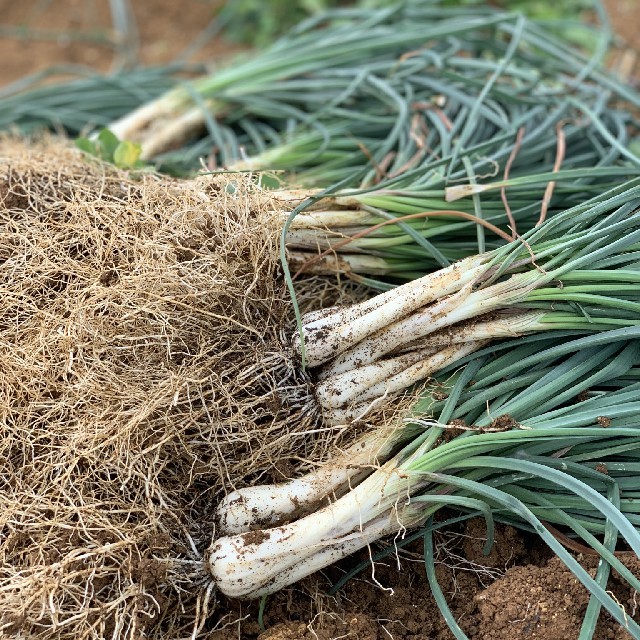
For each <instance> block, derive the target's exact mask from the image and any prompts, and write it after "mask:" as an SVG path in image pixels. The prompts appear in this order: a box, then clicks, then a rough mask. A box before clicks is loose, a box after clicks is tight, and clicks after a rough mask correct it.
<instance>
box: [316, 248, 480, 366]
mask: <svg viewBox="0 0 640 640" xmlns="http://www.w3.org/2000/svg"><path fill="white" fill-rule="evenodd" d="M485 262H486V257H483V256H472V257H471V258H466V259H464V260H461V261H460V262H457V263H456V264H453V265H451V266H449V267H446V268H445V269H441V270H440V271H437V272H435V273H431V274H429V275H427V276H424V277H423V278H419V279H418V280H413V281H412V282H408V283H407V284H404V285H402V286H400V287H397V288H396V289H392V290H391V291H387V292H385V293H383V294H380V295H379V296H375V297H374V298H372V299H371V300H369V301H367V302H364V303H360V304H359V305H354V306H353V307H350V308H349V309H348V310H346V311H344V312H338V313H337V314H335V315H334V316H331V317H329V318H326V319H324V320H319V321H317V322H314V323H312V324H310V325H306V326H305V327H303V331H304V339H305V348H306V358H307V364H308V365H309V366H318V365H320V364H322V363H323V362H326V361H327V360H330V359H333V358H335V357H336V355H338V354H340V353H342V352H343V351H346V350H347V349H349V348H351V347H352V346H353V345H355V344H357V343H358V342H360V341H361V340H363V339H364V338H366V337H367V336H370V335H371V334H373V333H375V332H376V331H378V330H379V329H382V328H384V327H386V326H388V325H391V324H393V323H395V322H397V321H399V320H401V319H402V318H403V317H405V316H406V315H408V314H410V313H412V312H413V311H415V310H416V309H419V308H420V307H423V306H425V305H426V304H429V303H431V302H433V301H434V300H437V299H438V298H440V297H442V296H446V295H449V294H451V293H454V292H456V291H459V290H460V289H461V288H462V287H464V286H465V285H466V284H468V283H470V282H473V281H474V280H475V279H476V278H477V277H478V276H479V275H481V274H482V273H483V272H484V271H485V268H486V267H485ZM370 361H371V360H369V362H370Z"/></svg>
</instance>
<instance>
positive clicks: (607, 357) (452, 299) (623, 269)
mask: <svg viewBox="0 0 640 640" xmlns="http://www.w3.org/2000/svg"><path fill="white" fill-rule="evenodd" d="M639 211H640V180H638V179H636V180H633V181H630V182H628V183H625V184H623V185H621V186H620V187H618V188H615V189H612V190H610V191H609V192H607V193H605V194H603V195H601V196H599V197H596V198H592V199H591V200H589V201H587V202H585V203H583V204H581V205H577V206H575V207H572V208H571V209H568V210H567V211H565V212H562V213H559V214H557V215H556V216H554V217H553V218H551V219H549V220H547V221H546V222H544V223H543V224H542V225H540V226H539V227H537V228H535V229H533V230H531V231H529V232H528V233H527V234H525V235H524V236H523V237H521V238H519V239H518V240H516V241H514V242H512V243H510V244H509V245H507V246H506V247H504V248H502V249H498V250H496V251H494V252H491V253H489V254H485V255H482V256H476V257H474V258H467V259H465V260H464V261H462V262H461V263H458V264H454V265H452V266H451V267H448V268H446V269H444V270H442V271H441V272H436V273H434V274H431V275H429V276H426V277H425V278H424V279H423V281H415V282H411V283H407V284H406V285H402V286H401V287H398V288H396V289H394V290H392V291H388V292H385V293H383V294H380V295H379V296H377V297H376V298H373V299H372V300H369V301H367V302H364V303H361V304H360V305H356V306H355V307H351V308H346V309H337V310H332V311H330V312H325V313H314V314H313V316H311V317H309V318H308V322H306V323H305V324H304V326H303V334H302V335H303V336H304V341H303V342H301V343H300V351H301V356H302V357H304V358H306V362H307V364H308V365H310V366H312V367H317V366H318V365H323V369H322V370H321V371H320V373H319V374H318V379H319V383H318V385H317V390H316V393H317V395H318V401H319V402H320V403H321V404H323V403H324V409H325V416H326V417H327V418H328V420H329V421H331V420H332V416H331V411H333V410H336V414H335V416H337V418H336V420H334V421H337V420H338V419H341V420H345V419H349V418H353V417H354V416H356V415H357V414H358V413H359V412H362V411H363V409H364V410H366V408H365V407H364V405H366V404H367V403H371V402H375V400H376V398H377V397H378V396H383V397H384V396H385V395H388V393H389V392H393V391H396V389H395V388H394V387H393V385H394V376H395V377H397V379H398V380H400V381H401V383H402V384H399V385H398V388H400V387H401V386H403V385H405V386H406V385H410V384H413V383H415V382H416V381H418V380H419V379H421V377H422V376H418V377H415V378H414V377H412V375H411V374H412V373H413V369H416V365H419V366H418V367H417V368H418V369H420V368H422V369H421V371H422V372H423V373H425V372H426V373H425V375H426V374H431V375H432V374H436V372H437V370H439V369H440V370H441V372H440V373H438V374H437V378H438V381H439V384H440V386H439V391H440V393H441V390H442V388H443V386H445V387H448V388H449V393H448V398H447V399H446V400H445V401H442V400H439V399H436V398H438V397H440V396H438V395H436V394H430V393H425V395H424V396H423V398H422V399H421V400H420V401H419V402H418V403H417V405H416V406H415V407H414V409H413V410H412V412H411V415H410V417H408V418H407V424H406V425H405V426H404V427H399V428H397V429H395V430H392V431H389V429H388V427H384V428H381V430H380V431H379V432H375V431H374V432H373V433H369V434H366V435H365V436H363V438H362V439H361V440H360V441H358V442H357V443H356V444H355V445H354V446H353V447H352V449H350V450H348V451H347V452H346V453H345V455H343V456H341V457H340V458H338V459H337V460H335V461H333V464H330V465H329V466H327V467H326V468H321V469H320V470H319V471H318V472H317V473H315V474H309V475H307V476H305V477H303V478H301V479H299V480H292V481H290V482H288V483H286V484H284V485H276V486H267V487H259V488H247V489H241V490H239V491H236V492H234V493H233V494H231V495H230V496H229V497H228V498H227V500H225V501H224V502H223V503H222V504H221V505H220V507H219V509H218V518H219V526H220V530H221V532H222V533H223V534H226V535H224V537H222V538H220V539H218V540H217V541H215V542H214V544H213V545H212V547H211V549H210V552H209V565H210V570H211V573H212V576H213V578H214V581H215V583H216V584H217V586H218V588H219V589H220V590H221V591H223V592H224V593H226V594H227V595H231V596H234V597H258V596H262V595H264V594H268V593H272V592H273V591H275V590H277V589H280V588H282V587H283V586H286V585H287V584H291V583H292V582H294V581H296V580H298V579H300V578H301V577H303V576H305V575H308V574H309V573H311V572H313V571H315V570H317V569H320V568H321V567H323V566H326V565H327V564H330V563H331V562H334V561H335V560H337V559H339V558H341V557H343V556H345V555H347V554H349V553H352V552H353V551H355V550H357V549H359V548H361V547H362V546H365V545H367V544H370V543H371V542H373V541H374V540H376V539H378V538H380V537H382V536H385V535H388V534H391V533H396V534H397V535H400V536H402V535H403V532H404V531H406V530H407V529H409V528H413V527H418V526H422V525H424V524H425V523H426V522H427V521H428V520H429V518H430V517H431V516H432V515H433V514H434V513H435V512H436V511H437V510H438V509H439V508H440V507H441V506H443V505H445V504H446V505H449V506H455V507H459V508H461V509H463V510H468V511H472V512H479V513H481V514H483V515H484V516H485V518H486V519H487V524H488V528H489V536H488V537H489V539H490V540H491V537H492V534H491V528H492V522H493V518H494V517H500V518H501V519H506V520H507V521H509V522H511V523H512V524H516V525H518V526H527V527H532V528H533V529H534V530H535V531H537V532H538V533H539V534H540V535H541V536H542V537H543V538H544V539H545V541H546V542H547V543H548V544H549V545H550V546H551V547H552V548H553V550H554V551H555V552H556V553H557V554H558V555H559V556H560V557H561V558H562V559H563V561H565V563H566V564H567V565H568V566H569V568H570V569H571V570H572V571H573V572H574V573H575V575H576V577H577V578H578V579H579V580H580V581H581V582H582V583H583V584H585V586H586V587H587V588H588V589H589V591H590V592H591V593H592V595H593V603H594V604H592V605H590V606H591V609H592V610H593V611H596V610H598V609H599V607H600V606H601V605H603V606H605V608H606V609H607V610H608V611H609V612H610V613H611V614H612V615H614V617H615V618H616V620H618V621H619V622H620V623H621V624H625V625H627V628H628V629H630V630H631V631H632V633H635V632H636V631H638V632H640V627H638V625H636V624H635V623H634V622H633V621H632V620H628V619H627V617H625V616H624V614H623V613H621V611H620V609H619V608H618V607H617V604H616V603H615V602H614V601H613V599H612V598H611V597H610V596H609V594H608V593H607V592H606V577H607V576H606V575H605V574H606V571H604V570H603V571H601V572H599V574H598V576H596V579H595V580H594V579H593V578H592V577H591V576H589V574H588V573H586V571H584V570H583V569H582V568H581V567H580V565H579V564H578V563H577V562H576V561H575V560H574V559H573V558H572V557H571V556H570V555H569V554H568V553H567V552H566V551H565V550H564V548H563V547H562V545H561V544H560V543H559V542H558V540H557V539H556V538H555V537H554V534H553V531H555V530H553V529H548V528H546V525H544V524H543V523H542V522H541V518H542V519H543V520H544V522H546V523H552V524H557V525H562V526H563V527H564V528H565V529H566V530H567V531H569V532H570V533H571V535H575V536H576V537H577V538H579V539H581V540H582V541H583V543H584V544H587V545H588V546H589V547H591V548H593V549H594V550H595V551H597V552H598V553H599V554H600V555H601V557H602V558H603V559H604V560H603V562H605V563H608V565H609V566H611V567H615V568H616V570H617V571H619V572H620V571H622V573H621V575H623V576H624V578H625V579H626V580H628V581H629V582H630V583H631V584H632V585H634V586H635V585H636V584H637V585H638V586H640V582H639V581H638V579H637V578H635V577H634V576H633V575H632V574H631V573H630V572H629V571H628V570H626V569H625V568H624V566H623V565H622V563H621V562H620V561H619V560H618V559H617V558H616V557H615V556H614V555H613V553H612V550H613V547H612V545H614V544H615V539H616V538H617V537H618V534H619V535H620V536H622V537H623V538H624V539H625V540H626V542H627V543H628V544H629V545H630V546H631V548H632V549H633V550H634V551H635V552H636V553H639V552H640V532H639V531H638V530H637V528H636V527H637V525H640V521H638V520H637V516H636V515H635V509H636V508H637V505H636V503H635V498H633V497H632V500H631V502H629V503H627V502H626V501H625V502H624V503H623V502H622V501H620V499H619V486H618V484H617V482H618V480H617V479H615V478H612V476H610V475H603V474H602V473H601V472H599V471H596V470H595V468H594V465H596V468H599V469H601V468H604V469H609V468H610V467H611V468H615V469H617V470H620V471H621V476H620V481H621V482H624V483H626V482H629V481H630V480H629V478H631V477H632V476H633V472H635V469H636V467H635V466H633V465H635V464H636V463H635V462H633V464H632V466H631V467H628V466H627V464H626V463H627V460H626V458H625V456H626V455H627V452H632V453H631V455H632V456H633V455H635V454H634V453H633V452H634V451H635V447H636V446H637V443H640V422H639V420H640V413H639V411H640V405H639V404H638V402H637V389H638V387H637V385H638V382H637V378H636V377H635V373H633V372H634V365H635V364H636V363H637V362H638V358H639V357H640V294H639V293H638V287H637V284H638V282H639V281H640V270H639V269H638V264H640V260H639V257H640V251H638V249H640V213H639ZM505 309H506V310H508V311H506V312H505V311H504V310H505ZM512 310H513V312H512ZM496 312H498V313H497V315H495V313H496ZM488 314H494V315H488ZM473 318H478V321H477V322H472V323H469V322H468V321H469V320H470V319H473ZM510 323H512V326H510ZM612 327H620V328H614V329H611V328H612ZM540 330H544V331H545V332H546V334H547V336H548V337H543V336H535V335H534V336H529V337H525V338H522V339H520V340H516V341H513V340H512V341H510V342H506V343H504V342H503V343H498V344H496V345H490V346H487V345H488V343H489V341H490V340H492V339H493V338H496V337H504V336H505V335H508V334H509V332H512V334H513V335H518V334H521V333H530V332H532V331H540ZM598 332H600V333H598ZM590 334H592V335H590ZM423 336H424V337H425V340H424V341H422V337H423ZM476 350H480V351H479V354H478V355H477V356H472V355H471V352H473V351H476ZM490 354H494V355H495V358H494V359H493V360H490V359H489V358H488V355H490ZM403 358H405V360H403ZM416 360H417V362H415V361H416ZM429 362H434V364H433V366H432V367H430V366H429V364H428V363H429ZM465 362H466V363H468V364H466V365H465V366H464V367H462V365H464V364H465ZM385 367H391V368H393V371H392V373H391V374H389V373H388V372H386V373H384V374H383V375H378V374H379V373H380V371H381V370H383V369H384V368H385ZM403 367H404V368H403ZM452 372H453V373H452ZM373 373H375V374H376V375H375V376H374V377H372V378H370V377H369V376H371V375H372V374H373ZM403 376H404V377H403ZM354 388H357V393H355V394H354V393H352V391H351V390H352V389H354ZM581 392H585V394H586V395H585V394H583V395H580V394H581ZM350 411H351V412H352V413H350ZM453 428H462V431H463V433H462V435H460V436H458V437H456V438H454V439H453V440H451V441H442V440H441V438H442V435H443V433H444V430H445V429H453ZM372 460H373V461H376V462H377V464H378V467H377V469H376V470H375V471H372V466H375V465H372ZM592 463H593V464H592ZM638 468H640V467H638ZM632 470H633V471H632ZM558 495H562V496H567V497H568V500H567V501H565V502H563V501H562V500H561V499H560V498H557V496H558ZM336 497H337V499H336ZM550 506H553V508H554V509H556V507H557V510H553V511H549V509H550ZM314 509H315V511H314ZM548 511H549V512H548ZM304 514H309V515H304ZM505 514H506V515H505ZM286 521H288V522H289V523H288V524H280V526H274V525H277V524H278V523H282V522H286ZM265 525H266V526H267V527H269V526H270V527H271V528H263V529H260V530H255V527H256V526H265ZM605 531H606V532H607V539H606V544H603V543H602V542H600V541H599V540H598V539H597V538H596V537H595V534H600V533H603V532H605ZM432 578H433V576H431V577H430V581H432ZM603 584H604V586H603ZM432 588H433V589H434V591H436V592H437V586H436V585H434V584H432ZM592 617H593V616H591V615H590V617H589V619H590V620H591V618H592ZM596 618H597V616H596ZM592 623H593V624H595V622H593V620H592V621H591V622H589V623H588V624H592ZM458 637H464V636H458ZM587 637H588V636H587Z"/></svg>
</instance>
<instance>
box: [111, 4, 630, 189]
mask: <svg viewBox="0 0 640 640" xmlns="http://www.w3.org/2000/svg"><path fill="white" fill-rule="evenodd" d="M609 35H610V33H609V32H608V31H607V30H606V29H602V30H601V31H599V32H598V31H594V39H604V41H608V38H609ZM568 52H571V55H570V56H569V55H568ZM568 58H570V59H568ZM601 58H602V52H599V53H598V54H597V55H596V56H595V57H592V58H588V57H585V56H584V55H582V54H581V53H580V51H578V50H577V49H576V48H575V47H572V46H571V45H570V44H568V43H567V42H565V41H564V40H563V39H562V38H559V37H557V36H551V35H550V34H549V33H547V32H546V31H544V30H542V29H539V28H537V27H536V25H535V23H533V22H531V21H527V20H525V19H524V18H522V17H521V16H519V15H518V14H514V13H508V12H504V11H499V10H495V9H488V8H486V7H468V8H465V10H464V11H461V10H460V9H451V8H446V7H443V6H441V3H440V2H431V1H426V0H409V1H408V2H403V3H400V4H398V5H395V6H392V7H387V8H384V9H359V10H353V9H346V10H336V11H331V12H328V13H325V14H321V15H319V16H317V17H315V18H314V19H313V20H309V21H305V22H303V23H301V24H300V25H298V26H297V27H296V28H294V29H293V30H292V31H291V32H290V33H289V34H288V35H287V36H285V37H284V38H282V39H281V40H279V41H277V42H276V43H274V44H273V45H272V46H270V47H269V48H267V49H266V50H264V51H261V52H258V53H257V54H251V55H249V56H245V58H244V60H242V59H240V60H238V61H236V63H235V64H233V65H229V66H228V67H226V68H223V69H220V70H218V71H216V73H214V74H212V75H211V76H209V77H203V78H199V79H195V80H193V81H191V82H189V83H184V84H182V85H180V86H177V87H175V88H174V89H172V90H171V91H169V92H168V93H166V94H165V95H164V96H162V97H160V98H158V99H157V100H154V101H152V102H150V103H148V104H144V105H141V106H140V108H139V109H137V110H135V111H133V112H131V113H129V114H127V115H126V116H125V117H123V118H120V119H118V120H117V121H115V122H113V123H112V125H111V127H110V128H111V129H112V131H113V132H114V133H115V134H116V135H117V136H118V137H120V138H123V139H124V138H126V139H132V140H137V141H139V142H141V144H142V153H143V157H144V158H147V159H150V158H157V159H158V160H159V161H160V162H165V163H170V162H172V161H175V160H176V158H177V157H178V155H179V154H175V153H173V154H172V153H168V154H167V153H165V152H166V151H167V150H171V149H182V148H183V147H184V145H185V143H186V142H187V141H188V140H189V139H190V138H192V139H194V140H195V139H197V138H198V135H202V132H204V136H205V138H203V139H202V140H201V142H204V145H205V146H204V147H203V146H202V145H201V144H200V143H198V144H197V146H198V149H199V150H200V151H201V152H202V151H203V150H204V148H205V147H206V146H207V145H208V151H209V153H207V154H204V153H202V154H201V155H210V156H211V157H210V161H211V163H212V164H213V165H214V166H218V167H220V166H222V167H225V168H235V169H240V168H244V169H246V170H251V169H274V170H283V171H286V172H289V173H291V174H292V175H293V176H295V179H296V180H298V181H299V182H300V183H301V184H302V183H304V184H307V185H309V184H316V185H317V186H320V187H322V186H330V185H333V184H335V183H336V182H338V181H341V180H343V179H345V178H346V177H348V182H349V183H350V186H354V187H355V186H360V184H361V183H363V182H364V183H367V182H371V180H372V178H373V177H375V176H376V175H378V176H379V174H380V172H383V173H385V172H386V173H388V172H391V173H397V172H399V171H401V170H403V169H404V168H405V167H406V166H407V165H409V166H411V163H413V164H415V162H416V153H418V152H421V153H423V154H424V153H428V152H429V150H428V145H429V143H430V142H434V143H435V144H436V147H437V146H438V145H437V139H436V138H437V137H438V136H441V135H443V136H444V137H446V138H447V139H448V140H449V142H448V144H450V141H451V139H453V138H454V137H455V136H458V137H460V136H461V137H460V143H459V148H458V149H457V153H458V155H460V151H461V150H462V149H463V148H464V147H465V146H466V145H467V143H468V142H469V138H471V137H474V136H480V137H483V136H484V137H485V138H486V136H487V135H488V134H489V133H491V132H492V131H495V130H498V131H505V130H506V131H508V132H509V133H513V134H515V133H516V131H517V129H518V126H519V125H520V124H524V121H525V120H526V114H527V112H528V111H530V110H531V109H535V108H536V107H537V108H538V111H541V110H545V109H546V110H548V109H549V107H550V106H551V105H552V104H553V105H555V103H556V102H557V101H562V100H566V99H565V96H566V95H567V94H571V95H573V96H574V97H575V98H576V100H578V101H581V100H584V101H585V102H586V103H587V104H588V105H589V106H590V108H592V109H593V111H594V112H595V113H597V112H598V110H599V109H601V106H602V105H601V103H603V102H608V100H609V94H611V95H613V94H615V95H616V96H622V97H623V98H624V99H629V97H630V98H631V99H632V100H635V101H636V102H638V99H637V96H635V94H634V92H633V91H630V90H627V89H626V88H625V86H624V84H622V83H619V82H617V81H616V80H615V79H614V78H613V77H610V76H609V75H607V74H605V73H603V72H602V71H601V70H600V69H599V66H598V62H599V60H601ZM414 115H417V116H419V117H413V116H414ZM566 115H567V117H571V114H569V113H566ZM467 116H469V117H468V118H467ZM465 121H468V122H469V124H468V125H465V126H464V127H463V126H462V123H463V122H465ZM514 124H515V125H517V126H515V128H514ZM461 127H462V128H461ZM448 128H453V132H447V131H445V130H446V129H448ZM196 129H199V130H200V133H197V132H196ZM425 129H427V131H425ZM472 129H473V131H472ZM428 130H433V131H434V132H435V133H434V135H435V138H434V137H430V132H429V131H428ZM450 133H451V135H449V134H450ZM610 135H611V136H612V137H614V138H615V137H616V136H617V135H618V132H617V128H614V129H613V130H612V131H611V132H610ZM445 146H446V145H445ZM444 150H445V151H446V149H444ZM181 153H183V152H182V151H181ZM185 153H187V155H189V157H190V158H191V159H193V156H192V155H190V152H185ZM445 155H447V154H446V153H445ZM585 166H586V165H585Z"/></svg>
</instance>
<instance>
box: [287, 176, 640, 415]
mask: <svg viewBox="0 0 640 640" xmlns="http://www.w3.org/2000/svg"><path fill="white" fill-rule="evenodd" d="M639 207H640V181H639V180H634V181H631V182H629V183H625V184H624V185H623V186H621V187H618V188H615V189H612V190H610V191H609V192H607V193H605V194H603V195H602V196H598V197H596V198H593V199H591V200H590V201H587V202H586V203H584V204H581V205H577V206H575V207H572V208H570V209H567V210H566V211H565V212H563V213H560V214H557V215H556V216H555V217H553V218H551V219H550V220H548V221H547V222H545V223H544V224H543V225H541V226H539V227H537V228H535V229H533V230H531V231H529V232H528V233H527V234H525V235H524V236H522V238H520V239H518V240H515V241H514V242H512V243H510V244H508V245H506V246H505V247H503V248H501V249H497V250H495V251H493V252H490V253H486V254H482V255H479V256H472V257H469V258H465V259H464V260H462V261H460V262H457V263H455V264H453V265H451V266H450V267H447V268H445V269H442V270H440V271H436V272H434V273H431V274H429V275H427V276H424V277H423V278H421V279H418V280H414V281H411V282H408V283H406V284H404V285H402V286H400V287H397V288H395V289H392V290H391V291H387V292H385V293H383V294H380V295H378V296H376V297H374V298H372V299H371V300H368V301H366V302H363V303H360V304H359V305H356V306H354V307H349V308H345V309H338V310H336V311H334V312H333V313H329V314H328V315H324V316H323V317H321V318H311V320H310V321H307V320H306V319H305V318H303V319H302V337H303V340H302V342H301V341H298V344H299V348H300V354H301V356H302V357H303V358H304V361H305V362H306V364H307V365H309V366H310V367H319V366H322V369H320V371H319V373H318V378H319V380H320V382H319V384H318V386H317V390H316V394H317V397H318V401H319V403H320V405H321V406H322V408H323V411H324V415H325V419H327V420H328V421H329V422H333V423H343V422H344V421H345V419H346V418H348V417H349V415H350V414H349V411H347V413H345V409H347V408H348V407H351V409H350V411H351V417H353V416H354V415H357V414H359V413H361V411H362V409H363V406H366V404H368V403H371V402H372V401H374V400H375V399H376V398H378V397H382V396H387V395H389V394H393V393H397V392H399V391H402V390H404V389H405V388H407V387H409V386H411V385H412V384H415V383H416V382H419V381H420V380H423V379H425V378H426V377H428V376H429V375H432V374H433V373H435V372H436V371H438V370H439V369H440V368H442V366H444V365H445V364H446V363H447V362H448V361H449V360H453V361H455V360H456V359H458V358H460V357H463V356H464V355H467V354H468V353H470V352H472V351H474V350H476V349H478V348H481V347H482V346H483V345H484V343H485V341H486V340H490V339H492V338H496V337H504V336H505V335H509V334H511V335H521V334H524V333H530V332H533V331H544V330H551V329H576V330H583V331H598V330H603V329H608V328H612V327H615V326H624V325H628V324H634V323H637V322H638V321H639V320H640V296H639V294H638V288H637V283H638V281H639V279H640V271H638V268H637V262H638V255H637V253H635V252H634V249H637V248H638V247H640V216H639V215H638V213H637V211H638V208H639ZM504 310H510V311H511V312H512V313H510V314H507V315H504V313H503V314H502V315H498V316H496V315H495V314H496V312H501V311H504ZM334 412H335V413H334Z"/></svg>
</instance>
